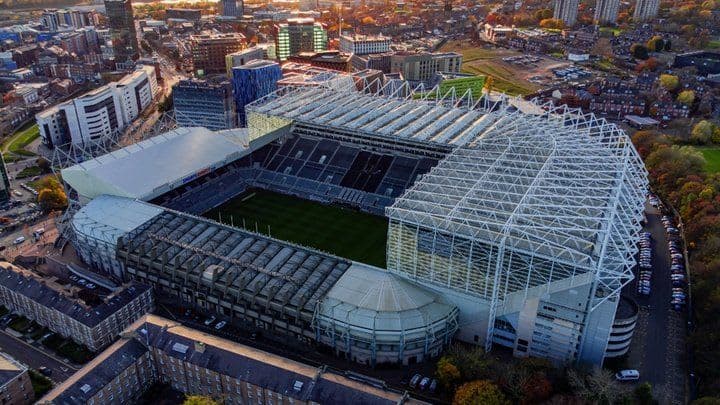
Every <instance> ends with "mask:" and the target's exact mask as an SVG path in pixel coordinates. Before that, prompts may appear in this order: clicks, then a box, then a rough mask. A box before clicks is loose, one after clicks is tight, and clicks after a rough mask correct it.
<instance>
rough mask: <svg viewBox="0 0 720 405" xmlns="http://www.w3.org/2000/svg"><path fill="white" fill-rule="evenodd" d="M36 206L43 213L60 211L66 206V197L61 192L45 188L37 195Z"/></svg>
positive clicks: (63, 192)
mask: <svg viewBox="0 0 720 405" xmlns="http://www.w3.org/2000/svg"><path fill="white" fill-rule="evenodd" d="M38 204H40V207H42V209H43V210H45V211H55V210H62V209H65V207H67V205H68V201H67V195H65V191H63V190H52V189H49V188H46V189H44V190H42V191H40V192H39V193H38Z"/></svg>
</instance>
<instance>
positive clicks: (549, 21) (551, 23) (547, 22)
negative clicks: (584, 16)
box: [540, 18, 565, 30]
mask: <svg viewBox="0 0 720 405" xmlns="http://www.w3.org/2000/svg"><path fill="white" fill-rule="evenodd" d="M564 26H565V23H564V22H563V20H560V19H557V18H546V19H544V20H542V21H540V27H541V28H547V29H556V30H561V29H563V27H564Z"/></svg>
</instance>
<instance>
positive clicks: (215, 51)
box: [190, 33, 245, 76]
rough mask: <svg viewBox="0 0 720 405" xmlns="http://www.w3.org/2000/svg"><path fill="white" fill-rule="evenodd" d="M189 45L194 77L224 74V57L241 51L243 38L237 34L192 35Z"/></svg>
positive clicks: (243, 45) (243, 42)
mask: <svg viewBox="0 0 720 405" xmlns="http://www.w3.org/2000/svg"><path fill="white" fill-rule="evenodd" d="M190 44H191V47H192V62H193V71H194V72H195V74H196V75H198V76H204V75H207V74H214V73H225V71H226V68H225V56H227V55H228V54H231V53H234V52H237V51H239V50H242V49H243V48H244V47H245V36H244V35H242V34H239V33H230V34H201V35H193V36H191V37H190Z"/></svg>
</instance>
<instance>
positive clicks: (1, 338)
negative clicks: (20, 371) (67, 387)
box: [0, 330, 77, 383]
mask: <svg viewBox="0 0 720 405" xmlns="http://www.w3.org/2000/svg"><path fill="white" fill-rule="evenodd" d="M0 350H1V351H3V352H6V353H8V354H10V355H11V356H12V357H13V358H15V359H16V360H18V361H19V362H21V363H23V364H25V365H27V366H28V367H30V368H34V369H38V368H40V367H42V366H45V367H47V368H48V369H50V370H52V374H51V375H50V379H51V380H52V381H53V382H55V383H57V382H60V381H65V380H66V379H68V378H69V377H70V376H71V375H73V374H74V373H75V371H76V370H77V369H76V368H73V366H71V365H69V364H67V363H65V362H63V361H61V359H59V358H57V357H55V356H51V355H49V354H47V353H45V352H43V351H41V350H40V349H38V348H37V347H35V346H33V345H31V344H28V343H27V342H24V341H22V340H20V339H18V338H16V337H14V336H11V335H10V334H8V333H7V332H5V331H2V330H0Z"/></svg>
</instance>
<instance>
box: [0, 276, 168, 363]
mask: <svg viewBox="0 0 720 405" xmlns="http://www.w3.org/2000/svg"><path fill="white" fill-rule="evenodd" d="M98 288H100V287H98ZM79 292H80V288H79V287H75V286H66V285H62V284H60V283H59V282H58V280H57V279H56V278H43V277H41V276H39V275H37V274H35V273H33V272H31V271H29V270H26V269H23V268H21V267H18V266H15V265H12V264H10V263H7V262H0V304H1V305H4V306H5V307H7V308H8V309H10V310H11V311H13V312H16V313H18V314H20V315H23V316H25V317H26V318H29V319H32V320H34V321H35V322H37V323H38V324H40V325H42V326H45V327H47V328H48V329H50V330H52V331H53V332H56V333H59V334H60V335H62V336H64V337H67V338H71V339H73V340H74V341H75V342H77V343H79V344H84V345H85V346H87V347H88V349H90V350H93V351H97V350H100V349H102V348H103V347H105V346H107V345H109V344H110V343H112V342H113V341H114V340H115V339H116V338H117V336H118V335H119V334H120V332H122V331H123V330H124V329H125V328H127V327H128V326H129V325H130V324H132V323H133V322H134V321H136V320H137V319H138V318H140V317H141V316H143V315H145V314H146V313H147V312H149V311H150V310H151V309H152V308H153V305H154V300H153V296H152V289H151V287H149V286H147V285H143V284H127V285H124V286H122V287H118V288H117V289H115V290H114V291H108V292H107V296H106V297H105V298H104V299H99V300H97V301H95V302H92V303H89V302H86V301H85V300H83V299H80V298H79V297H78V294H79Z"/></svg>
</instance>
